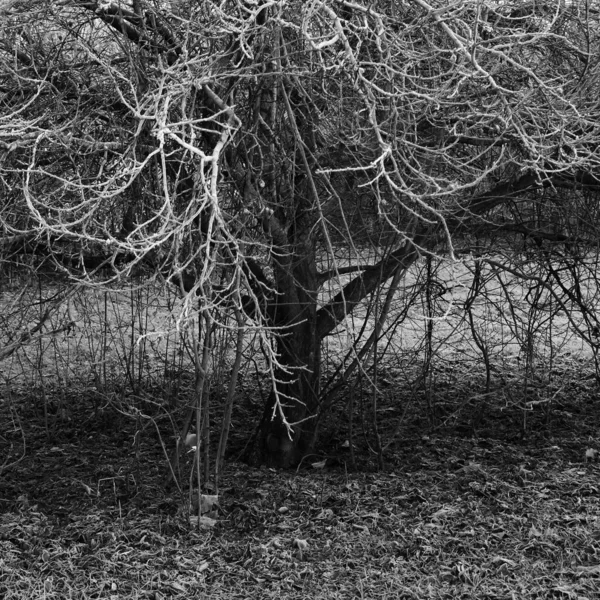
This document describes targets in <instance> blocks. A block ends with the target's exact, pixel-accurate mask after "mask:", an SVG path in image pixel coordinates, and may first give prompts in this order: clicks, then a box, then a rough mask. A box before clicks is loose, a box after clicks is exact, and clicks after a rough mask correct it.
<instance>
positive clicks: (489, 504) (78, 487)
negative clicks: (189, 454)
mask: <svg viewBox="0 0 600 600" xmlns="http://www.w3.org/2000/svg"><path fill="white" fill-rule="evenodd" d="M572 375H573V377H572V378H571V380H572V381H573V384H572V385H570V386H566V387H565V386H563V387H561V394H559V395H555V396H554V397H553V400H552V403H551V405H550V404H545V405H535V406H533V405H530V406H529V407H526V406H525V405H523V406H520V407H518V406H516V405H513V406H502V405H501V404H500V403H497V404H496V405H494V404H493V403H492V402H490V404H489V405H488V406H487V407H486V409H487V410H486V415H485V418H483V419H482V420H481V421H480V425H479V427H478V428H476V429H473V428H472V427H471V428H464V427H461V426H460V425H461V415H463V416H464V413H463V412H460V411H457V412H456V415H457V416H456V418H444V419H439V420H438V421H437V422H436V424H433V425H430V426H427V425H424V423H427V418H428V417H427V414H426V413H425V412H424V408H423V405H422V404H421V405H420V404H419V403H413V404H412V405H411V409H410V410H409V411H408V413H407V411H406V410H404V409H403V408H402V401H401V400H402V399H399V398H398V397H394V398H393V404H391V403H390V405H389V406H385V405H381V406H380V408H381V409H382V410H384V413H383V414H384V415H385V419H383V420H382V423H381V430H380V433H381V434H382V435H383V436H385V435H387V434H389V433H390V430H391V429H392V428H396V430H397V420H396V419H399V418H403V419H404V421H403V427H402V429H401V432H400V433H401V435H399V436H397V437H396V439H395V441H394V443H393V444H390V445H389V447H388V450H387V452H386V454H385V464H384V468H383V469H382V470H379V469H377V468H376V466H375V465H376V460H375V457H374V455H373V453H372V452H370V451H369V447H368V444H367V443H366V442H365V441H364V440H363V438H361V437H360V436H356V438H355V439H353V444H354V445H355V452H354V455H355V461H356V470H352V469H351V468H350V461H349V455H348V453H349V450H348V448H347V447H346V446H347V444H344V443H343V442H344V441H345V439H344V436H345V433H346V432H345V429H344V425H343V416H342V415H340V418H339V419H337V420H336V421H335V422H336V423H338V425H337V427H333V428H331V429H330V430H328V431H326V432H325V433H326V438H325V439H327V440H329V442H330V443H329V444H328V445H326V446H325V447H323V452H322V453H321V454H319V455H317V456H314V457H308V458H307V460H305V461H304V462H303V463H302V465H301V466H300V468H299V469H298V470H294V471H274V470H270V469H253V468H250V467H247V466H246V465H244V464H242V463H240V462H237V461H236V455H237V453H238V452H239V451H240V449H241V445H242V444H243V437H242V436H241V427H238V428H237V431H239V432H240V434H238V436H239V437H238V438H235V439H234V440H233V444H232V451H231V455H230V457H229V462H228V466H227V470H226V473H225V474H224V476H223V478H222V480H221V487H220V489H219V499H220V500H219V502H220V508H219V510H218V513H217V515H216V517H217V523H216V524H215V525H214V526H213V527H207V528H205V529H201V530H200V531H198V530H197V529H196V528H195V527H194V526H190V524H189V521H188V511H187V508H186V507H187V506H188V502H187V497H186V495H185V493H184V494H183V495H181V494H179V492H178V491H177V489H176V488H175V487H173V486H165V481H166V480H165V472H166V471H165V459H164V456H163V454H162V449H161V446H160V444H159V443H158V438H157V434H156V431H161V430H162V431H163V433H164V441H167V442H168V441H169V439H168V436H169V433H168V432H169V430H168V428H167V427H166V426H165V422H162V421H160V419H157V420H156V424H157V425H158V428H155V427H154V426H150V427H148V426H145V425H144V424H143V423H142V424H140V422H139V421H136V420H135V419H132V418H130V417H127V416H124V415H123V413H122V411H121V412H120V410H119V407H118V406H108V407H106V408H105V409H104V410H103V411H102V412H101V414H96V415H95V416H92V415H93V413H92V411H91V410H90V400H89V398H86V397H85V396H82V397H80V399H79V400H80V401H79V404H75V403H74V402H72V401H70V402H69V405H70V406H71V409H70V411H69V413H68V417H67V418H64V416H61V415H60V414H59V413H57V414H56V415H48V414H47V413H46V414H44V412H43V411H38V410H36V405H35V403H34V402H31V398H29V403H28V402H27V400H28V399H27V397H26V394H25V393H24V392H23V394H22V395H20V396H19V395H16V396H14V397H12V398H11V400H10V404H9V402H8V401H7V400H6V399H4V400H3V402H2V403H1V404H0V411H1V413H2V414H1V418H0V423H1V424H2V426H1V430H0V445H1V446H0V450H1V452H0V456H5V457H7V463H6V464H8V462H11V463H15V464H14V466H12V467H11V468H8V469H5V470H3V471H2V473H1V474H0V596H2V597H3V598H5V599H7V600H8V599H11V600H12V599H24V598H82V599H87V598H151V599H153V600H156V599H158V598H186V599H187V598H205V597H206V598H208V597H210V598H211V599H214V598H294V599H295V598H298V599H300V598H312V599H314V598H316V599H318V598H432V599H442V598H477V599H482V598H490V599H492V598H498V599H500V598H502V599H504V598H506V599H509V598H578V599H583V598H589V599H592V598H597V597H598V594H599V592H598V590H599V589H600V510H599V509H600V500H599V486H600V483H599V481H600V478H599V476H600V468H599V467H598V464H597V463H596V462H595V458H596V456H595V453H594V452H593V451H594V450H596V448H597V439H598V426H599V425H600V422H599V421H600V420H599V418H598V416H597V394H596V391H595V386H594V381H593V379H583V378H582V374H581V373H572ZM563 379H564V380H565V381H566V376H565V377H564V378H563ZM447 396H448V397H447V398H446V400H447V402H446V404H445V405H444V406H445V407H446V408H447V405H448V404H449V403H451V402H452V401H453V398H452V394H450V393H448V394H447ZM389 398H390V399H391V398H392V396H391V395H389ZM390 402H391V400H390ZM17 408H19V410H16V409H17ZM525 409H527V410H528V420H527V424H526V427H521V425H522V423H523V419H522V412H523V410H525ZM542 409H543V410H542ZM248 410H250V409H248ZM450 414H452V413H450ZM251 416H252V415H251V414H247V415H246V416H245V418H246V419H250V418H251ZM238 418H240V417H239V416H238ZM462 420H463V421H464V419H462ZM49 424H50V426H49ZM238 425H239V423H238ZM234 431H236V429H235V427H234ZM365 439H366V438H365ZM586 453H587V455H586ZM17 461H18V462H17ZM182 480H183V481H185V478H183V479H182Z"/></svg>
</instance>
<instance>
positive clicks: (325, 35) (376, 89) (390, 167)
mask: <svg viewBox="0 0 600 600" xmlns="http://www.w3.org/2000/svg"><path fill="white" fill-rule="evenodd" d="M599 9H600V6H599V4H598V2H596V1H595V0H589V1H588V2H585V3H576V2H572V3H565V2H541V3H540V2H521V1H519V2H493V1H491V0H490V1H487V0H486V1H481V0H463V1H461V2H457V3H453V4H448V3H447V2H444V1H442V0H439V1H438V0H436V1H434V2H429V3H428V2H425V1H423V0H405V1H398V2H379V1H375V2H369V3H361V2H352V1H346V0H314V1H312V2H297V1H291V2H279V1H274V0H273V1H269V0H265V1H258V2H256V1H250V0H248V1H244V0H231V1H228V2H221V3H213V2H202V3H198V2H193V1H191V0H190V1H187V0H179V1H177V2H175V1H173V2H167V1H164V2H159V1H158V0H156V1H154V2H151V1H144V0H139V1H136V2H125V1H122V2H118V1H110V0H106V1H104V0H102V1H90V2H88V1H83V0H82V1H78V0H70V1H69V0H62V1H57V2H51V1H47V2H42V1H40V2H37V3H35V6H33V5H32V4H31V3H25V2H18V1H17V2H10V3H8V4H6V3H5V4H4V5H2V12H1V19H2V25H3V27H2V30H3V33H2V34H1V39H0V59H1V61H2V62H1V65H2V66H1V70H0V88H1V92H2V100H1V106H2V109H1V115H0V151H1V152H2V166H1V167H0V177H1V180H0V185H1V186H2V197H3V200H2V206H0V223H1V224H2V239H1V240H0V243H1V244H2V246H1V247H2V256H3V259H4V260H7V259H8V257H11V256H13V255H15V254H22V253H29V254H35V255H37V256H39V257H40V259H42V258H43V259H44V260H46V261H51V262H52V264H53V268H54V269H56V270H58V271H62V272H64V273H66V274H68V276H69V277H71V278H74V279H76V280H78V281H86V280H89V279H90V277H91V276H93V275H95V274H98V273H101V274H102V275H103V278H104V281H105V282H107V283H108V282H110V281H111V280H113V281H114V280H117V279H119V278H123V277H126V276H128V275H130V274H131V273H133V272H143V273H146V274H147V276H148V277H162V278H165V279H166V280H167V281H169V282H170V283H172V284H173V285H175V286H177V287H178V288H179V289H180V290H181V292H182V294H184V295H185V297H186V299H187V303H186V310H187V311H188V312H190V313H196V311H200V312H201V313H202V314H209V313H210V315H211V316H210V319H211V322H214V323H215V324H217V326H218V325H219V323H221V324H224V323H225V317H224V315H225V314H227V313H228V312H230V311H231V310H232V309H234V310H237V311H241V313H243V314H245V315H246V321H247V325H249V326H251V327H252V328H254V329H255V330H256V331H257V332H258V334H259V335H260V336H261V337H262V339H263V348H264V349H265V361H266V363H265V364H266V370H267V372H268V373H269V376H270V379H271V382H272V393H271V396H270V399H269V401H268V403H267V404H266V406H265V408H264V414H263V417H262V421H261V424H260V426H259V429H258V431H257V434H256V438H255V440H254V443H253V446H252V449H251V452H250V458H251V459H252V460H254V461H256V462H269V463H272V464H279V465H282V466H286V465H290V464H292V463H294V462H297V461H298V460H299V458H300V457H301V456H302V455H303V454H305V453H307V452H309V451H310V450H311V448H312V447H313V445H314V443H315V441H316V434H317V431H318V426H319V423H320V419H321V416H322V414H323V413H324V410H325V408H326V407H327V406H328V403H327V402H323V401H322V400H323V395H322V393H321V389H320V381H321V373H320V365H321V347H322V343H323V341H324V339H325V338H326V337H327V336H328V335H330V334H331V333H332V332H333V331H334V330H335V329H336V327H338V325H339V324H340V323H341V322H342V321H343V320H344V319H345V318H346V317H347V316H348V315H349V314H351V313H352V311H353V310H354V309H355V308H356V307H357V306H358V305H359V304H360V303H361V302H362V301H363V300H364V299H365V298H367V297H368V296H369V295H370V294H372V293H374V292H375V291H377V290H381V289H383V286H386V285H387V283H388V282H390V281H391V280H394V281H396V282H397V281H398V280H399V279H401V277H402V275H403V274H404V273H405V272H406V270H407V269H408V268H409V267H410V266H411V265H412V264H413V263H414V262H415V261H417V260H418V259H420V258H421V257H425V256H448V257H450V259H451V260H456V259H457V257H458V256H459V255H460V254H463V253H470V252H473V251H475V250H476V252H477V253H478V256H479V257H480V259H482V260H483V259H488V258H489V260H494V261H495V263H494V264H496V265H497V266H498V268H500V269H504V268H508V269H512V270H513V271H514V272H515V273H517V274H522V272H521V271H520V270H519V267H518V266H515V264H514V263H513V262H512V261H511V258H510V257H512V256H514V255H515V254H518V253H521V252H523V251H524V250H525V249H531V248H534V249H535V257H536V260H546V261H549V262H548V263H547V264H549V265H553V264H556V262H555V259H556V256H560V258H561V260H563V261H565V263H567V264H568V265H570V266H571V267H572V268H575V265H582V264H584V262H583V261H582V257H583V256H584V255H586V254H587V253H588V252H589V251H590V250H592V249H593V250H596V249H597V239H598V235H597V233H598V231H597V227H598V222H599V221H598V216H597V206H596V198H597V191H598V187H599V185H600V180H599V179H598V160H599V153H598V142H599V133H600V131H599V128H598V100H597V98H598V94H597V89H598V75H599V68H598V59H597V57H598V56H599V53H598V50H599V47H598V46H599V44H598V35H599V31H600V29H599V22H598V21H599V18H600V16H599V15H600V12H599ZM342 247H343V248H346V249H347V251H346V252H345V254H344V257H343V260H342V261H339V260H338V259H337V257H338V252H337V250H338V249H340V248H342ZM367 247H369V248H370V249H371V250H370V252H369V253H366V252H365V248H367ZM503 256H505V257H506V259H503V258H502V257H503ZM365 257H366V258H365ZM569 289H571V288H569ZM571 296H572V297H571V298H570V300H569V302H573V303H575V304H577V302H579V303H580V304H581V302H583V300H582V299H581V298H577V297H576V295H573V294H571ZM586 314H587V315H588V316H589V318H591V319H592V321H593V318H592V317H593V315H592V313H591V312H589V311H588V312H587V313H586ZM380 316H381V315H380ZM592 321H590V327H592V326H596V325H595V321H593V322H592ZM199 343H200V342H199Z"/></svg>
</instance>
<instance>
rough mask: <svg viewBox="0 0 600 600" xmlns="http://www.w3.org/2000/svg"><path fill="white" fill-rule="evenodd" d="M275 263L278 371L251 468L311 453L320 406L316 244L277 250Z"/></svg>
mask: <svg viewBox="0 0 600 600" xmlns="http://www.w3.org/2000/svg"><path fill="white" fill-rule="evenodd" d="M275 237H277V236H275ZM273 264H274V274H275V282H276V288H277V293H278V295H277V300H276V308H275V317H274V321H275V322H274V325H275V326H276V331H277V333H276V335H277V363H278V366H277V368H276V369H275V381H274V382H273V383H274V384H273V390H272V392H271V395H270V397H269V400H268V402H267V404H266V406H265V410H264V412H263V415H262V419H261V422H260V424H259V427H258V430H257V432H256V434H255V439H254V440H253V443H252V444H251V448H250V452H249V454H248V456H247V458H248V460H249V461H250V462H252V463H254V464H267V465H269V466H278V467H289V466H292V465H294V464H297V463H298V461H299V460H300V459H301V457H302V456H304V455H305V454H307V453H308V452H310V450H311V448H310V445H311V444H312V440H313V438H314V435H313V432H314V428H315V426H316V419H315V416H316V413H317V409H318V403H319V392H320V390H319V385H320V375H321V372H320V367H321V340H322V337H320V336H319V334H318V329H317V296H318V278H317V270H316V260H315V251H314V245H313V244H312V242H311V241H310V240H309V239H308V237H307V238H306V239H305V240H303V241H297V243H296V244H295V245H294V247H293V248H292V247H290V246H288V247H287V248H285V249H284V248H283V247H282V246H280V250H279V251H278V252H277V253H276V254H275V253H274V259H273Z"/></svg>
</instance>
